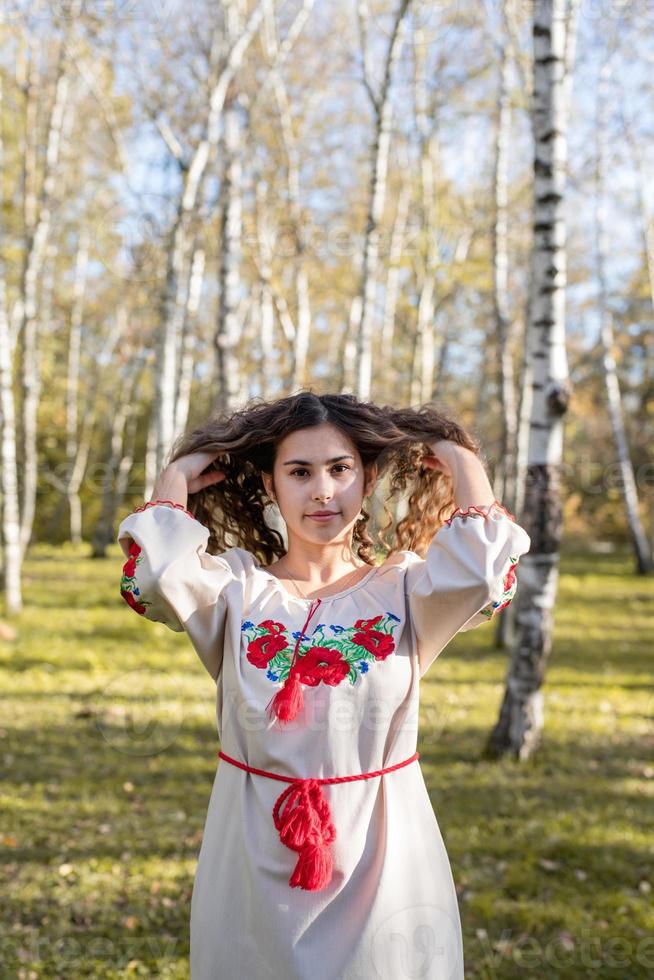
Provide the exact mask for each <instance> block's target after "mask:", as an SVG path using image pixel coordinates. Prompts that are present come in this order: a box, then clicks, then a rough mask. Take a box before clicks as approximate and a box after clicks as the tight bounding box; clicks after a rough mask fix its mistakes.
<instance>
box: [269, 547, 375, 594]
mask: <svg viewBox="0 0 654 980" xmlns="http://www.w3.org/2000/svg"><path fill="white" fill-rule="evenodd" d="M279 564H280V567H281V569H282V570H283V571H284V572H285V573H286V574H288V575H290V576H291V577H292V578H294V579H297V580H298V581H300V582H305V583H311V584H315V585H316V587H317V586H319V585H321V584H328V583H330V582H334V581H336V580H338V579H339V578H341V577H342V576H343V575H347V574H349V573H351V572H352V571H354V570H355V569H357V568H360V567H361V566H363V565H366V567H368V566H367V563H366V562H364V561H362V560H361V559H360V558H359V557H357V556H356V555H355V554H354V553H353V552H352V549H351V547H350V546H349V545H348V544H345V543H343V542H336V543H335V544H334V545H327V546H325V545H312V544H310V543H307V542H305V541H303V542H296V543H294V542H289V548H288V551H287V552H286V554H285V555H284V557H283V558H280V560H279Z"/></svg>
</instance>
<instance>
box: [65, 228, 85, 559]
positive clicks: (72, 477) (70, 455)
mask: <svg viewBox="0 0 654 980" xmlns="http://www.w3.org/2000/svg"><path fill="white" fill-rule="evenodd" d="M88 260H89V235H88V230H87V229H85V228H84V227H82V228H80V233H79V240H78V243H77V258H76V262H75V275H74V279H73V301H72V306H71V312H70V331H69V334H68V371H67V374H66V462H67V466H68V484H67V487H66V494H67V497H68V503H69V508H70V510H69V515H70V540H71V541H72V542H73V543H75V544H79V543H80V542H81V540H82V516H81V503H80V499H79V494H78V490H79V482H78V480H77V479H76V472H77V471H76V466H75V460H76V457H77V455H78V448H79V446H78V429H77V422H78V419H77V415H78V407H79V406H78V402H79V381H80V353H81V342H82V318H83V316H84V294H85V291H86V273H87V268H88Z"/></svg>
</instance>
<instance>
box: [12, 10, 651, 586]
mask: <svg viewBox="0 0 654 980" xmlns="http://www.w3.org/2000/svg"><path fill="white" fill-rule="evenodd" d="M560 6H561V5H560ZM532 14H533V5H532V4H524V3H517V2H514V0H504V2H500V0H487V2H463V0H453V2H449V0H444V2H441V3H429V2H414V3H407V2H402V3H398V4H397V5H392V4H390V3H374V2H360V3H352V4H344V3H325V2H312V0H301V2H300V0H293V2H291V0H288V2H286V0H284V2H282V0H265V2H261V3H245V2H230V3H215V2H202V0H200V2H195V3H193V4H192V5H182V4H181V3H178V2H175V0H171V2H155V0H152V2H146V0H125V2H123V3H121V2H109V0H107V2H104V3H98V4H85V3H82V2H81V0H66V2H61V3H57V2H50V3H39V2H34V3H30V4H24V3H15V2H14V3H13V4H12V3H11V2H9V3H8V5H6V6H5V12H4V15H3V16H2V20H1V21H0V24H1V30H2V39H3V45H2V63H1V64H0V84H1V86H2V91H1V100H2V102H1V104H2V109H1V113H2V115H1V120H2V144H1V147H0V153H1V161H2V163H1V166H2V185H1V194H2V207H1V212H0V213H1V215H2V236H1V237H0V258H1V262H2V264H1V269H2V276H1V279H2V282H1V283H0V331H1V340H2V350H3V362H2V366H1V368H2V370H1V374H2V410H3V439H2V444H3V459H2V463H3V498H4V510H3V529H4V540H5V542H7V541H9V542H10V543H11V542H15V541H16V539H17V538H18V539H19V541H20V551H21V553H24V549H25V548H26V546H27V545H28V543H29V542H33V541H44V542H53V543H54V542H63V541H66V540H71V541H73V542H75V541H80V540H82V539H83V540H86V541H92V542H93V547H94V553H96V554H102V553H103V552H104V548H105V547H106V545H107V544H108V543H110V542H111V541H113V530H114V528H115V525H116V518H117V515H118V514H119V512H120V509H121V507H123V506H132V505H136V504H137V503H140V502H141V501H142V500H143V499H149V491H150V489H151V487H152V485H153V482H154V479H155V477H156V473H157V471H158V468H159V467H160V466H161V465H162V463H163V461H164V459H165V455H166V452H167V451H168V449H169V447H170V444H171V442H172V440H173V438H174V437H175V436H176V435H178V434H179V433H180V432H181V431H183V430H184V428H185V427H187V426H189V425H192V424H194V423H195V422H197V421H198V420H199V419H201V418H202V417H204V416H205V415H206V414H207V413H208V412H210V411H211V410H212V409H214V408H229V407H232V406H234V407H235V406H238V405H240V404H242V403H243V402H244V401H245V400H247V398H248V397H251V396H253V395H262V396H264V397H273V396H276V395H279V394H285V393H288V392H290V391H292V390H294V389H295V388H297V387H298V386H300V385H305V386H313V387H314V388H315V389H316V390H351V391H354V392H355V393H356V394H358V395H359V396H360V397H371V398H373V399H375V400H380V401H388V402H393V403H398V404H399V403H404V404H414V405H417V404H419V403H420V402H424V401H426V400H429V399H435V400H436V401H437V402H439V403H440V404H442V405H444V406H446V407H448V408H450V409H451V410H453V411H455V412H457V413H459V416H460V418H461V419H462V421H463V422H464V424H466V425H469V426H470V427H471V428H472V430H473V431H474V432H475V433H476V435H477V436H478V437H479V438H480V440H481V441H482V445H483V447H484V450H485V452H486V454H487V457H488V460H489V463H490V466H491V470H492V472H493V474H494V476H495V477H496V482H495V485H496V487H497V490H498V496H499V497H500V498H501V499H504V500H505V502H506V503H507V505H508V506H509V507H511V505H512V504H514V503H515V497H514V496H513V494H512V493H510V492H509V486H506V490H505V481H506V480H507V475H506V474H503V473H502V472H501V467H500V465H499V462H500V460H502V459H504V458H505V457H509V458H513V457H512V456H510V454H511V452H512V451H517V450H518V449H519V445H518V442H517V440H519V438H520V433H521V432H523V431H524V421H525V417H524V416H525V411H524V399H523V398H522V395H523V394H524V392H525V390H526V386H525V372H526V371H527V370H528V365H527V359H526V356H525V350H526V334H527V324H528V318H529V298H530V283H531V282H532V280H531V277H530V269H531V256H532V250H533V244H534V230H533V229H534V224H533V220H532V219H533V211H532V207H533V205H532V201H533V194H534V151H533V140H534V137H533V127H532V98H531V87H532V76H533V71H532V67H533V66H532V59H533V46H532V30H533V23H532ZM569 15H570V17H572V19H573V21H574V23H573V25H572V26H573V31H572V32H571V33H572V34H573V35H574V34H576V37H574V36H573V37H572V38H571V43H570V44H569V46H570V47H572V48H573V50H571V51H568V52H567V57H568V62H569V64H568V69H569V99H570V102H569V112H568V121H567V140H568V161H567V165H566V175H567V187H566V201H565V217H566V221H567V286H566V288H565V291H566V304H567V305H566V319H565V345H566V356H567V367H568V370H569V390H570V406H569V410H568V412H567V419H566V429H565V439H564V445H563V458H562V460H561V465H562V469H561V472H562V479H563V487H562V499H563V505H564V527H565V534H566V536H569V537H578V538H579V539H582V540H585V541H587V542H589V543H591V544H592V543H595V545H596V546H597V547H600V548H601V547H602V546H603V545H602V542H609V543H610V542H612V541H613V542H626V541H628V540H630V539H631V537H632V536H633V526H634V520H635V515H636V514H637V515H638V520H639V521H640V522H641V530H642V534H643V535H644V536H646V538H647V547H648V548H649V550H650V551H651V545H652V541H653V539H654V469H653V460H652V445H653V439H652V417H653V416H652V391H653V378H654V340H653V332H652V322H653V319H654V313H653V299H654V296H653V293H654V227H653V221H654V217H653V212H654V202H652V200H651V187H652V180H651V175H652V169H653V167H654V150H653V142H654V139H653V136H654V133H653V131H654V113H653V112H652V108H651V107H652V104H653V102H652V64H653V63H654V47H653V45H652V24H653V21H654V10H653V9H652V6H651V4H649V3H647V2H645V0H643V2H633V3H617V2H602V0H597V2H591V3H583V4H579V3H576V2H573V3H572V4H571V11H569ZM569 40H570V39H569ZM611 359H613V361H614V368H615V370H613V371H612V370H611V366H610V363H609V362H610V361H611ZM616 385H617V390H616ZM611 388H612V390H611ZM608 392H610V394H611V397H609V394H608ZM521 407H522V416H521ZM610 407H611V410H609V408H610ZM616 413H617V415H618V416H619V423H620V424H619V426H618V429H616V424H615V423H616ZM527 421H528V419H527ZM532 421H533V420H532ZM620 426H621V427H622V428H621V430H620ZM620 431H621V433H622V434H621V436H620V438H619V439H617V436H616V432H618V435H619V434H620ZM616 440H617V441H616ZM618 442H621V443H622V446H621V449H620V447H619V446H618ZM625 454H626V455H627V458H628V460H629V461H630V462H629V463H628V466H630V468H631V471H632V475H633V487H632V490H633V489H634V488H635V494H634V493H633V492H632V493H631V494H625V491H624V481H623V474H624V459H625ZM14 455H15V461H14V459H13V456H14ZM620 460H622V462H620ZM503 491H504V495H503ZM630 511H631V513H629V512H630ZM630 523H631V526H632V533H631V534H630ZM17 526H19V527H20V533H19V534H17V533H16V528H17ZM604 546H606V547H610V544H606V545H604ZM641 546H642V541H641ZM11 550H12V552H13V551H15V548H12V549H11ZM13 567H14V568H15V567H16V564H15V562H14V564H13ZM13 578H15V574H12V579H13ZM13 601H14V602H15V603H16V604H18V603H19V599H18V597H17V596H14V597H13ZM10 605H11V603H10Z"/></svg>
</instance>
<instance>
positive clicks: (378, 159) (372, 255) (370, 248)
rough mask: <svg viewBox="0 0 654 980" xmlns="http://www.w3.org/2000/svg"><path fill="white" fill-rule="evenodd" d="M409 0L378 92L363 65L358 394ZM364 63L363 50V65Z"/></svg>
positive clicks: (365, 384) (368, 349) (368, 370)
mask: <svg viewBox="0 0 654 980" xmlns="http://www.w3.org/2000/svg"><path fill="white" fill-rule="evenodd" d="M409 3H410V0H400V3H399V6H398V9H397V12H396V14H395V17H394V21H393V28H392V31H391V36H390V39H389V43H388V48H387V51H386V59H385V65H384V78H383V82H382V86H381V91H380V94H379V96H375V95H374V94H373V90H372V86H371V84H370V79H369V77H368V72H367V68H366V69H365V82H366V88H367V91H368V94H369V96H370V101H371V103H372V106H373V110H374V114H375V133H374V139H373V144H372V151H371V166H370V189H369V203H368V216H367V220H366V233H365V240H364V246H363V268H362V272H361V287H360V296H361V317H360V320H359V324H358V329H357V332H356V364H355V371H356V394H357V397H358V398H362V399H367V398H369V397H370V393H371V391H370V389H371V378H372V336H373V328H374V322H375V299H376V294H377V272H378V264H379V226H380V223H381V220H382V217H383V213H384V204H385V201H386V175H387V169H388V156H389V150H390V145H391V120H392V117H393V107H392V103H391V100H390V90H391V80H392V77H393V71H394V68H395V64H396V62H397V59H398V57H399V54H400V48H401V41H402V30H401V28H402V23H403V21H404V18H405V16H406V13H407V10H408V7H409ZM367 65H368V55H367V52H366V51H365V40H364V66H367Z"/></svg>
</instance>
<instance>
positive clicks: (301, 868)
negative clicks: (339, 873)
mask: <svg viewBox="0 0 654 980" xmlns="http://www.w3.org/2000/svg"><path fill="white" fill-rule="evenodd" d="M283 803H286V806H285V808H284V812H283V813H282V814H281V816H280V807H281V806H282V804H283ZM294 804H295V809H293V805H294ZM273 820H274V823H275V827H276V828H277V830H278V831H279V837H280V840H281V841H282V843H283V844H285V845H286V847H289V848H290V849H291V850H292V851H298V853H299V858H298V862H297V864H296V866H295V869H294V871H293V874H292V875H291V877H290V878H289V881H288V883H289V885H290V886H291V888H303V889H304V890H305V891H319V890H320V889H321V888H324V887H325V886H326V885H328V884H329V882H330V881H331V878H332V870H333V862H332V855H331V851H330V850H329V845H330V844H331V843H332V842H333V841H334V840H336V827H335V826H334V824H333V822H332V819H331V812H330V809H329V804H328V803H327V800H326V799H325V798H324V796H323V795H322V790H321V788H320V783H318V782H317V781H316V780H315V779H299V780H296V781H295V782H293V783H291V784H290V786H289V787H288V789H285V790H284V792H283V793H282V794H281V796H280V797H279V799H278V800H277V802H276V803H275V806H274V809H273Z"/></svg>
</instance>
